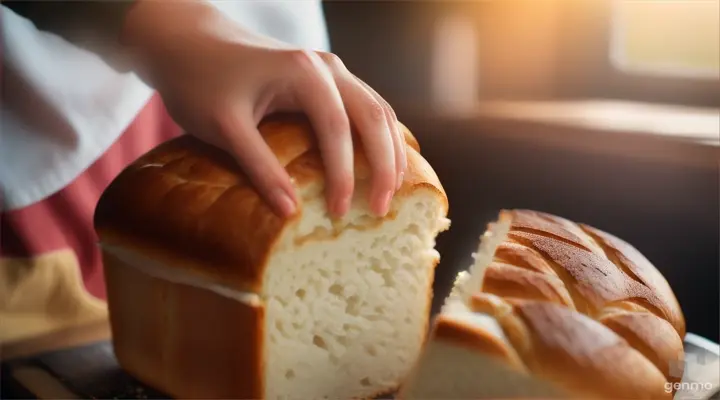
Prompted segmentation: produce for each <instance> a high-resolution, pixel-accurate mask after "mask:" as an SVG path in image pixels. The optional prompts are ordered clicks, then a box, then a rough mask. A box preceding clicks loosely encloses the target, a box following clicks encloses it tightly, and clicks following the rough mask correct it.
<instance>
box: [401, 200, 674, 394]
mask: <svg viewBox="0 0 720 400" xmlns="http://www.w3.org/2000/svg"><path fill="white" fill-rule="evenodd" d="M474 258H475V262H474V264H473V265H472V266H471V267H470V269H469V270H468V271H464V272H462V273H460V274H459V276H458V279H457V281H456V283H455V285H454V288H453V290H452V293H451V294H450V296H448V298H447V299H446V303H445V305H444V307H443V309H442V311H441V313H440V315H439V316H438V317H437V318H436V319H435V321H434V323H433V330H432V334H431V338H430V340H429V343H428V345H427V346H426V348H425V350H424V353H423V356H422V357H421V359H420V361H419V362H418V364H417V366H416V367H415V370H414V372H413V374H412V376H411V377H410V378H409V379H408V381H407V382H406V384H405V385H404V387H403V388H402V390H401V393H400V396H399V397H400V398H403V399H461V398H463V399H464V398H467V399H470V398H472V399H481V398H508V397H514V398H605V399H620V398H632V399H662V398H666V399H669V398H672V394H673V393H672V387H673V386H674V385H672V384H671V383H673V382H678V381H679V380H680V379H681V378H682V376H681V375H682V373H681V371H680V373H678V370H677V366H678V365H682V359H683V354H684V353H683V346H682V340H681V337H683V336H684V335H685V320H684V317H683V315H682V312H681V310H680V307H679V305H678V303H677V300H676V298H675V296H674V294H673V292H672V290H671V289H670V287H669V285H668V284H667V281H666V280H665V279H664V278H663V277H662V275H661V274H660V273H659V272H658V271H657V269H655V267H654V266H652V264H650V262H649V261H648V260H647V259H646V258H645V257H643V256H642V255H641V254H640V253H639V252H638V251H637V250H636V249H634V248H633V247H632V246H630V245H629V244H627V243H625V242H624V241H622V240H620V239H618V238H616V237H614V236H612V235H609V234H607V233H605V232H602V231H599V230H597V229H594V228H591V227H588V226H585V225H578V224H575V223H572V222H570V221H568V220H565V219H562V218H559V217H556V216H553V215H549V214H545V213H539V212H534V211H529V210H511V211H503V212H501V214H500V218H499V219H498V221H497V222H495V223H492V224H490V225H489V227H488V230H487V231H486V232H485V234H484V235H483V238H482V241H481V244H480V248H479V250H478V252H477V253H476V254H475V255H474Z"/></svg>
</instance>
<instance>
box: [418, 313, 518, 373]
mask: <svg viewBox="0 0 720 400" xmlns="http://www.w3.org/2000/svg"><path fill="white" fill-rule="evenodd" d="M432 335H433V337H434V338H435V339H437V340H440V341H450V342H453V343H456V344H458V345H460V346H463V347H466V348H469V349H472V350H478V351H480V352H482V353H483V354H485V355H488V356H490V357H494V358H498V359H500V360H502V361H504V362H506V363H507V364H508V365H510V366H511V367H513V368H514V369H516V370H518V371H525V367H524V366H523V364H522V362H521V361H520V359H519V358H518V356H517V354H515V352H514V351H513V350H512V349H511V348H510V347H509V346H508V344H507V343H505V342H503V341H502V340H501V339H500V338H498V337H497V336H493V335H491V334H489V333H488V332H486V331H483V330H479V329H475V328H474V327H473V326H470V325H468V324H465V323H462V322H459V321H457V320H455V319H451V318H447V317H445V316H444V315H439V316H438V317H437V319H436V320H435V323H434V325H433V333H432Z"/></svg>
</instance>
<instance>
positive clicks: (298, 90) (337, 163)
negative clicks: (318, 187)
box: [290, 51, 355, 216]
mask: <svg viewBox="0 0 720 400" xmlns="http://www.w3.org/2000/svg"><path fill="white" fill-rule="evenodd" d="M291 54H292V56H293V57H294V62H293V63H290V64H291V65H293V66H294V67H295V71H296V78H295V79H294V82H293V89H294V90H293V93H294V94H295V96H296V97H297V100H298V102H299V103H300V107H301V108H302V109H303V111H305V113H306V114H307V115H308V118H309V119H310V121H311V123H312V125H313V128H314V129H315V131H316V134H317V138H318V146H319V148H320V153H321V155H322V159H323V163H324V166H325V176H326V180H327V187H326V200H327V204H328V209H329V210H330V212H331V213H332V214H334V215H335V216H342V215H344V214H345V213H347V211H348V210H349V208H350V201H351V199H352V194H353V190H354V188H355V178H354V170H353V144H352V136H351V134H350V121H349V119H348V116H347V113H346V111H345V106H344V105H343V99H342V97H341V96H340V91H339V90H338V88H337V86H336V84H335V80H334V79H333V76H332V73H331V72H330V70H329V69H328V67H327V66H326V65H325V64H324V63H323V61H322V59H320V58H319V56H318V55H317V54H316V53H314V52H305V51H300V52H293V53H291Z"/></svg>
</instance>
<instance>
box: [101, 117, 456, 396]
mask: <svg viewBox="0 0 720 400" xmlns="http://www.w3.org/2000/svg"><path fill="white" fill-rule="evenodd" d="M260 132H261V134H262V135H263V136H264V138H265V140H266V141H267V143H268V144H269V145H270V147H271V148H272V150H273V151H274V152H275V154H276V155H277V156H278V158H279V159H280V161H281V162H282V163H283V165H285V167H286V169H287V171H288V172H289V173H290V175H291V176H292V178H293V179H294V181H295V184H296V187H297V190H298V193H299V195H300V197H301V199H302V201H301V204H300V211H299V213H298V214H297V216H296V217H294V219H291V220H283V219H280V218H278V217H276V216H275V215H274V214H273V213H272V212H271V211H270V209H269V208H268V207H267V205H266V204H265V203H264V202H263V201H262V200H261V199H260V198H259V196H258V195H257V193H256V192H255V191H254V190H253V189H252V188H251V187H250V185H249V184H248V182H247V180H246V178H245V176H244V175H243V174H242V173H241V172H240V170H239V169H238V168H237V167H236V166H235V163H234V162H233V160H232V159H230V158H229V156H228V155H226V154H225V153H223V152H221V151H219V150H217V149H215V148H212V147H210V146H208V145H205V144H203V143H201V142H199V141H197V140H195V139H194V138H192V137H188V136H184V137H181V138H179V139H176V140H174V141H171V142H168V143H166V144H163V145H161V146H160V147H158V148H157V149H155V150H153V151H151V152H150V153H148V154H146V155H145V156H143V157H141V158H140V159H139V160H138V161H137V162H135V163H134V164H133V165H131V166H130V167H129V168H127V169H126V170H125V171H124V172H123V173H122V174H121V175H120V176H119V177H118V178H117V179H116V180H115V181H114V182H113V183H112V184H111V185H110V187H109V188H108V189H107V190H106V192H105V193H104V194H103V196H102V198H101V200H100V203H99V205H98V208H97V210H96V216H95V225H96V230H97V232H98V234H99V237H100V241H101V245H102V249H103V258H104V263H105V268H106V275H107V279H106V280H107V288H108V304H109V310H110V319H111V326H112V331H113V339H114V348H115V352H116V355H117V358H118V360H119V362H120V364H121V366H122V367H123V368H125V369H126V370H127V371H128V372H130V373H131V374H133V375H134V376H136V377H137V378H138V379H140V380H141V381H144V382H145V383H147V384H149V385H151V386H154V387H155V388H157V389H159V390H161V391H164V392H166V393H168V394H169V395H171V396H174V397H177V398H203V399H209V398H240V399H249V398H253V399H256V398H265V399H323V398H326V399H332V398H334V399H337V398H370V397H373V396H376V395H378V394H381V393H386V392H392V391H394V390H396V389H397V388H398V386H399V385H400V383H401V381H402V380H403V379H404V378H405V377H406V376H407V375H408V373H409V371H410V368H411V367H412V365H414V362H415V361H416V360H417V357H418V356H419V354H420V351H421V348H422V344H423V343H424V341H425V337H426V332H427V330H428V316H429V307H430V302H431V298H432V282H433V276H434V268H435V265H436V264H437V262H438V260H439V254H438V253H437V251H436V250H435V249H434V245H435V237H436V236H437V234H438V233H439V232H440V231H443V230H445V229H447V227H448V224H449V221H448V220H447V219H446V214H447V198H446V196H445V193H444V191H443V188H442V186H441V184H440V182H439V181H438V179H437V176H436V175H435V173H434V172H433V170H432V168H431V167H430V165H428V163H427V162H426V161H425V160H424V159H423V158H422V156H421V155H420V153H419V147H418V146H417V142H416V141H415V140H414V138H413V137H412V135H411V134H410V133H409V132H408V131H407V130H405V135H406V141H407V143H408V147H407V152H408V164H409V167H408V172H407V173H406V176H405V180H404V184H403V187H402V188H401V189H400V191H399V192H398V193H397V195H396V196H395V198H394V200H393V202H392V205H391V211H390V212H389V213H388V215H387V216H386V217H385V218H377V217H375V216H373V215H372V214H371V213H370V211H369V208H368V206H367V203H366V200H365V193H366V191H367V188H366V186H367V182H368V180H369V177H370V171H369V167H368V164H367V161H366V160H365V158H364V156H363V154H362V152H360V151H357V152H356V154H355V159H356V165H355V172H356V179H357V182H356V195H355V199H354V200H353V203H352V207H351V210H350V212H349V213H348V215H347V216H346V217H344V218H343V219H341V220H334V219H331V218H330V217H329V216H328V213H327V211H326V207H325V201H324V196H323V190H324V180H323V168H322V163H321V159H320V156H319V153H318V152H317V150H316V145H315V142H314V140H313V137H314V136H313V134H312V130H311V127H310V124H309V123H308V122H307V121H306V120H305V119H304V118H299V117H295V116H275V117H272V118H269V119H267V120H266V121H264V122H263V123H262V124H261V125H260Z"/></svg>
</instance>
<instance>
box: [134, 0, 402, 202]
mask: <svg viewBox="0 0 720 400" xmlns="http://www.w3.org/2000/svg"><path fill="white" fill-rule="evenodd" d="M123 39H124V41H125V42H126V43H127V44H128V45H130V47H134V48H136V49H137V50H138V53H139V55H140V59H141V60H142V61H143V62H142V67H141V68H143V67H144V69H141V71H140V72H141V74H144V75H145V76H146V77H147V79H148V80H149V81H150V82H151V84H152V85H153V86H154V87H155V88H156V89H157V90H158V92H159V93H160V95H161V96H162V98H163V100H164V101H165V103H166V105H167V107H168V110H169V111H170V114H171V115H172V116H173V118H174V119H175V120H176V121H177V122H178V123H179V124H180V125H181V126H182V127H183V128H184V129H186V130H187V131H188V132H192V133H194V134H196V135H197V136H199V137H201V138H202V139H203V140H205V141H207V142H210V143H212V144H214V145H217V146H219V147H221V148H223V149H227V150H228V151H230V152H231V153H232V154H233V155H234V156H235V158H236V159H237V160H238V162H239V164H240V165H241V166H242V168H243V170H244V171H245V172H246V173H247V174H248V176H249V177H250V179H251V180H252V181H253V183H254V185H255V186H256V188H257V189H258V190H259V192H260V193H261V194H262V195H263V196H264V197H265V198H266V199H267V200H268V201H269V202H270V204H272V205H273V206H274V208H275V209H276V210H277V212H278V213H279V214H281V215H286V216H287V215H290V214H292V213H293V212H294V210H295V206H296V201H297V199H296V195H295V193H294V188H293V186H292V184H291V183H290V178H289V176H288V175H287V173H286V171H285V169H284V168H283V167H282V166H281V165H280V163H279V162H278V160H277V158H276V157H275V155H274V154H273V153H272V151H271V150H270V149H269V148H268V146H267V145H266V144H265V142H264V141H263V139H262V137H261V136H260V134H259V132H258V131H257V126H258V123H259V122H260V120H261V119H262V118H263V117H264V116H265V115H267V114H269V113H271V112H274V111H281V110H282V111H290V110H298V111H303V112H305V113H306V114H307V115H308V117H309V118H310V120H311V122H312V124H313V126H314V128H315V131H316V132H317V135H318V142H319V145H320V151H321V154H322V157H323V161H324V163H325V168H326V176H327V179H328V188H327V202H328V208H329V209H330V211H331V212H332V213H333V214H335V215H343V214H345V212H347V210H348V208H349V202H350V199H351V197H352V193H353V189H354V177H353V150H352V139H351V135H350V123H349V119H348V117H349V118H350V119H351V120H352V121H353V124H354V125H355V126H356V127H357V129H358V135H359V137H360V139H361V140H362V143H363V147H364V149H365V152H366V154H367V157H368V161H369V163H370V165H371V168H372V171H373V176H372V189H371V191H370V199H369V200H370V205H371V208H372V210H373V211H374V212H375V213H377V214H378V215H385V214H386V213H387V211H388V207H389V202H390V200H391V199H392V196H393V195H394V193H395V191H396V190H397V188H398V187H399V186H400V184H401V182H402V179H403V174H404V171H405V168H406V164H407V160H406V154H405V145H404V143H405V142H404V139H403V136H402V132H401V131H400V129H399V127H398V122H397V118H396V116H395V113H394V112H393V110H392V108H391V107H390V106H389V105H388V104H387V102H385V100H383V99H382V98H381V97H380V96H379V95H378V94H377V93H376V92H375V91H374V90H372V89H371V88H370V87H368V86H367V85H366V84H364V83H363V82H362V81H360V80H359V79H358V78H356V77H355V76H354V75H352V74H351V73H350V72H349V71H348V70H347V69H346V68H345V66H344V65H343V64H342V62H341V61H340V60H339V59H338V58H337V57H336V56H334V55H333V54H329V53H319V52H312V51H304V50H299V49H295V48H292V47H290V46H289V45H287V44H284V43H281V42H278V41H275V40H273V39H270V38H266V37H261V36H257V35H254V34H251V33H249V32H247V31H245V30H243V29H242V28H241V27H238V26H237V25H235V24H234V23H233V22H232V21H230V20H228V19H226V18H225V17H224V16H223V15H221V13H220V12H219V11H216V10H215V9H214V8H213V6H212V5H209V4H206V3H204V2H199V1H198V2H164V1H158V2H155V1H152V0H139V1H138V3H137V4H136V5H135V6H134V7H133V9H132V10H131V11H130V13H129V14H128V17H127V20H126V25H125V31H124V38H123Z"/></svg>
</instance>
